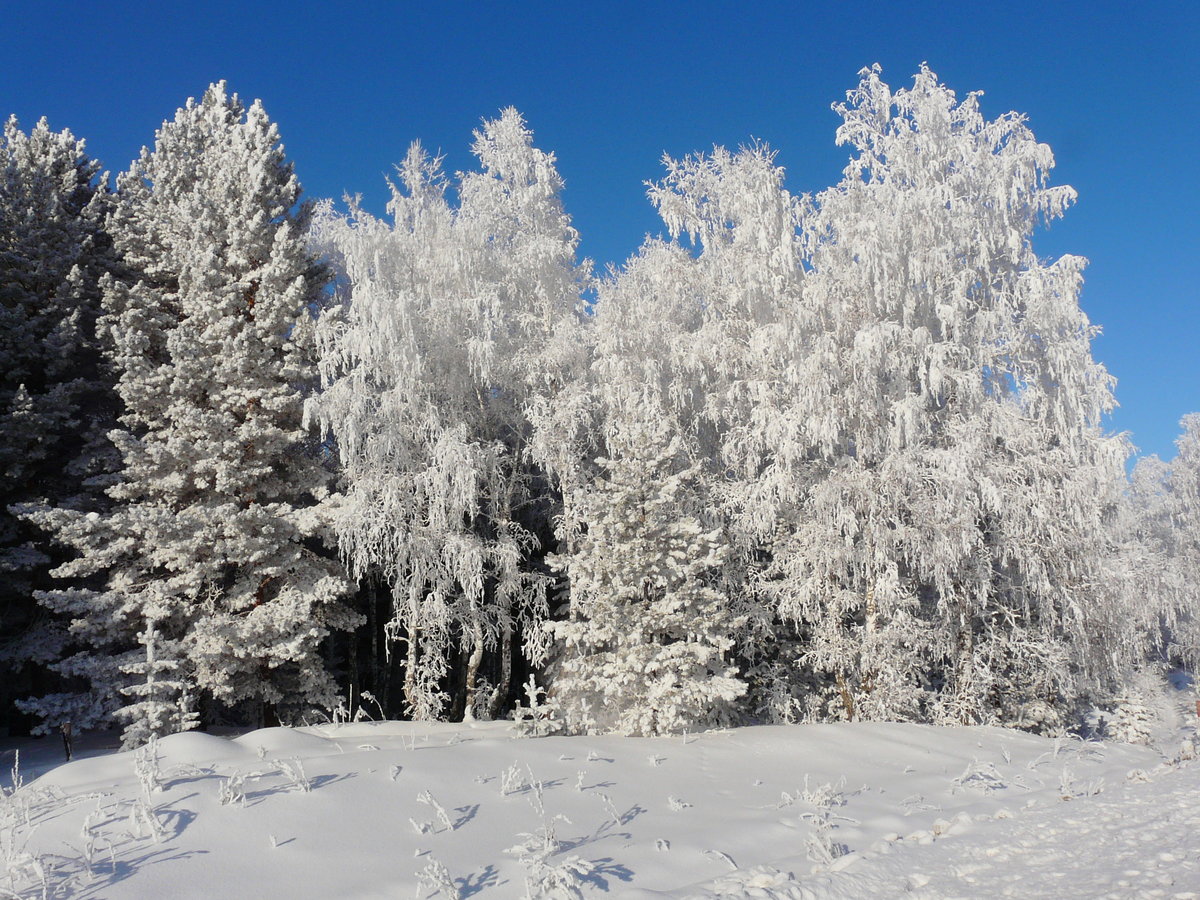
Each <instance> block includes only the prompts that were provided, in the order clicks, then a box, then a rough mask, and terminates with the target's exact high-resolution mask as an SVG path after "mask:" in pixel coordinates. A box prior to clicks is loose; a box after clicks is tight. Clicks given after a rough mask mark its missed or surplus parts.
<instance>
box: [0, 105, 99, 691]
mask: <svg viewBox="0 0 1200 900" xmlns="http://www.w3.org/2000/svg"><path fill="white" fill-rule="evenodd" d="M105 181H106V178H105V176H103V175H101V173H100V165H99V163H97V162H95V161H94V160H91V159H89V158H88V156H87V154H86V153H85V151H84V144H83V142H82V141H79V140H76V139H75V137H74V136H72V135H71V133H70V132H69V131H62V132H53V131H51V130H50V127H49V125H48V124H47V123H46V120H45V119H43V120H41V121H40V122H38V123H37V125H36V126H35V127H34V129H33V130H32V131H31V132H29V133H28V134H26V133H25V132H23V131H21V129H20V127H19V126H18V123H17V121H16V119H15V118H12V119H9V120H8V122H7V123H5V125H4V130H3V136H2V138H0V576H2V578H0V580H2V583H3V590H2V591H0V666H9V667H11V670H10V672H9V673H8V674H6V675H5V676H4V678H3V679H0V681H3V683H4V688H2V689H0V708H3V709H5V710H7V708H8V705H9V702H10V701H11V700H12V699H13V697H12V696H11V695H10V694H9V691H10V690H13V691H15V690H25V691H28V690H29V689H30V688H32V687H34V686H35V682H34V680H33V676H36V674H37V672H38V670H39V668H40V667H41V666H44V665H46V664H48V663H51V662H54V661H56V660H57V659H58V658H59V657H60V656H61V655H62V653H63V651H64V649H65V648H66V646H67V645H68V642H69V636H68V635H67V633H66V631H65V629H64V628H63V627H62V626H61V623H59V622H58V621H56V620H52V619H50V618H48V616H47V615H46V610H45V609H42V608H41V607H39V606H38V604H37V603H36V601H35V599H34V593H35V591H36V590H38V589H43V588H46V587H48V586H49V578H48V572H49V569H50V568H52V566H53V563H54V561H55V560H56V559H57V558H58V557H59V554H58V552H57V551H56V550H55V548H53V547H52V545H51V541H50V539H49V538H48V536H47V535H45V534H43V533H42V532H41V531H39V530H38V529H37V528H35V527H33V526H31V525H30V524H29V523H27V522H24V521H23V520H22V519H21V518H20V511H21V509H22V508H23V507H22V505H23V504H29V503H38V502H42V503H50V504H54V505H62V506H70V507H73V508H81V509H91V508H95V506H96V505H97V502H98V500H99V497H98V496H97V495H98V494H99V491H100V484H101V480H102V478H101V476H102V474H103V471H104V468H105V453H104V444H105V442H104V440H103V432H104V431H105V430H106V425H111V418H110V416H111V415H112V412H113V402H112V398H111V390H110V387H109V385H108V383H107V379H106V377H105V373H104V372H103V370H102V366H101V364H100V356H99V353H98V351H97V345H96V341H95V323H96V317H97V314H98V312H99V308H100V289H99V279H100V277H101V276H102V275H103V274H104V272H106V271H107V270H108V269H109V268H110V267H111V264H112V260H111V252H110V242H109V241H108V238H107V235H106V234H105V232H104V217H105V214H106V210H107V208H108V203H109V194H108V191H107V188H106V187H105V184H104V182H105ZM59 561H61V560H59ZM22 666H28V668H27V669H26V671H25V673H24V674H23V675H22V674H21V673H20V672H19V670H20V668H21V667H22ZM39 680H40V679H39Z"/></svg>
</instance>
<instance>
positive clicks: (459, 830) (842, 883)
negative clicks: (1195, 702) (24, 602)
mask: <svg viewBox="0 0 1200 900" xmlns="http://www.w3.org/2000/svg"><path fill="white" fill-rule="evenodd" d="M1193 733H1194V729H1192V730H1191V731H1188V730H1184V731H1181V732H1179V733H1178V734H1176V735H1174V736H1173V738H1172V740H1175V741H1176V743H1175V744H1174V745H1173V746H1174V747H1175V748H1176V750H1177V748H1178V746H1179V745H1178V741H1177V739H1179V738H1185V739H1186V740H1187V741H1188V744H1187V746H1188V747H1191V746H1192V743H1191V738H1192V734H1193ZM53 749H55V748H54V747H53V746H52V745H51V746H48V747H47V749H46V750H45V751H43V752H45V753H49V752H50V751H52V750H53ZM26 755H27V757H28V755H29V754H28V753H27V754H26ZM154 757H156V759H155V758H154ZM139 770H140V774H139ZM156 784H157V785H158V787H156ZM1198 825H1200V766H1197V765H1196V764H1192V763H1189V762H1182V763H1181V762H1174V763H1170V764H1164V763H1163V755H1162V754H1161V753H1159V752H1157V751H1155V750H1152V749H1150V748H1146V747H1135V746H1131V745H1120V744H1098V743H1083V742H1080V741H1076V740H1065V739H1064V740H1059V741H1055V740H1050V739H1046V738H1040V737H1035V736H1032V735H1028V734H1023V733H1019V732H1012V731H1006V730H1001V729H995V728H983V727H972V728H957V729H946V728H934V727H929V726H916V725H900V724H842V725H806V726H790V727H784V726H775V727H757V728H744V729H737V730H733V731H729V732H713V733H705V734H697V735H691V736H686V737H679V738H652V739H651V738H647V739H636V738H619V737H587V738H578V737H577V738H557V737H551V738H538V739H530V738H519V737H517V736H516V735H515V734H514V733H513V731H512V726H511V725H510V724H506V723H480V724H477V725H474V726H470V725H444V724H425V723H394V722H381V723H358V724H348V725H340V726H332V725H329V726H317V727H312V728H303V729H295V730H291V729H280V728H275V729H265V730H262V731H256V732H252V733H250V734H246V735H244V736H241V737H238V738H236V739H232V740H230V739H227V738H223V737H217V736H213V735H206V734H199V733H188V734H180V735H175V736H172V737H169V738H166V739H164V740H162V741H161V742H159V743H158V745H157V747H156V748H155V749H154V752H153V754H151V753H142V754H141V755H140V756H139V755H138V754H134V753H112V754H106V755H98V756H94V757H91V758H85V759H79V760H77V761H75V762H72V763H69V764H67V765H62V766H59V767H57V768H53V769H52V770H50V771H48V772H46V773H45V774H43V775H42V776H41V777H40V778H37V779H36V780H35V781H32V782H30V783H28V784H26V785H25V786H23V787H21V788H20V789H19V790H17V791H16V792H15V793H11V794H10V795H9V796H7V797H6V799H5V800H4V801H3V806H0V897H3V896H5V892H4V889H8V890H10V891H12V892H13V893H15V894H16V895H17V896H19V897H22V898H24V897H41V896H42V895H43V887H44V888H45V891H46V896H58V897H85V898H111V900H118V898H162V897H172V898H202V897H203V898H211V897H224V898H240V897H286V898H331V897H339V898H343V897H344V898H384V897H389V898H391V897H433V896H439V893H438V890H439V887H440V889H441V893H440V896H453V894H452V893H451V891H452V890H453V891H454V892H456V893H457V894H458V895H459V896H461V897H474V896H478V897H480V898H488V897H495V898H504V897H520V896H523V895H524V894H525V892H526V890H527V880H528V879H533V880H534V881H535V882H537V881H540V882H541V883H543V884H545V885H546V888H547V890H546V893H545V896H550V897H571V896H593V895H596V896H599V895H607V896H612V897H643V898H645V897H663V896H667V897H715V896H734V897H737V896H762V897H830V898H851V897H854V898H858V897H868V896H899V895H908V894H909V893H912V894H913V895H915V896H924V897H952V896H1000V895H1002V894H1003V892H1004V891H1005V890H1011V891H1015V892H1016V893H1017V894H1018V895H1020V896H1024V897H1042V896H1044V897H1057V896H1067V895H1070V896H1086V897H1091V896H1105V895H1106V892H1113V893H1112V895H1113V896H1121V897H1129V896H1155V894H1153V893H1147V892H1148V891H1155V890H1161V891H1165V893H1162V894H1161V896H1165V897H1172V896H1180V897H1182V896H1188V895H1187V893H1186V892H1187V891H1193V892H1195V894H1196V896H1198V897H1200V841H1197V840H1195V838H1194V834H1195V833H1196V832H1197V826H1198ZM89 857H90V864H89ZM5 864H7V877H8V878H9V879H10V881H8V882H6V881H5V880H4V877H5ZM1134 872H1136V873H1137V874H1133V873H1134ZM439 879H440V882H439ZM1121 881H1124V882H1127V884H1124V885H1123V884H1120V882H1121ZM535 895H536V891H535Z"/></svg>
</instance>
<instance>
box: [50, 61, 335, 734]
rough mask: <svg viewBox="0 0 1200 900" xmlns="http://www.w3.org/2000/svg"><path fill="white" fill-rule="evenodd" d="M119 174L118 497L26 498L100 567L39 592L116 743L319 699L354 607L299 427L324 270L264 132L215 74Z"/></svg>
mask: <svg viewBox="0 0 1200 900" xmlns="http://www.w3.org/2000/svg"><path fill="white" fill-rule="evenodd" d="M118 191H119V196H118V202H117V204H116V207H115V209H114V211H113V213H112V216H111V218H110V223H109V228H110V231H111V233H112V235H113V239H114V241H115V245H116V249H117V250H118V251H119V252H120V254H121V256H122V259H123V264H124V266H125V269H126V271H125V273H124V276H123V277H120V278H112V279H109V280H108V281H107V282H106V283H105V289H104V316H103V318H102V320H101V328H102V331H103V333H104V336H105V337H106V339H107V341H108V352H109V354H110V357H111V360H112V363H113V365H114V367H115V368H116V370H117V372H118V373H119V380H118V385H117V390H118V393H119V395H120V398H121V401H122V403H123V413H122V415H121V419H120V423H121V426H122V427H120V428H118V429H116V430H114V431H113V432H112V433H111V435H110V437H111V438H112V440H113V442H114V443H115V445H116V447H117V449H118V450H119V451H120V454H121V459H122V465H121V470H120V478H119V481H118V483H117V484H115V485H114V486H113V487H112V488H110V490H109V494H110V496H111V497H112V499H113V501H114V508H113V509H112V511H111V512H110V513H109V514H107V515H105V516H97V515H80V514H78V513H75V512H71V511H67V510H61V509H60V510H54V511H44V512H42V513H40V514H38V516H37V518H38V521H39V522H40V523H42V524H43V525H45V526H47V527H50V528H52V529H53V530H54V531H55V532H56V535H57V537H58V539H59V540H60V541H63V542H64V543H66V544H68V545H70V546H72V547H74V548H76V549H77V550H79V551H80V552H81V556H80V557H79V558H78V559H76V560H73V561H72V562H69V563H67V564H66V565H64V566H62V567H61V568H60V569H59V571H58V574H60V575H62V576H64V577H73V578H80V577H88V576H92V577H100V578H101V579H102V584H101V585H100V586H98V587H94V588H77V589H69V590H62V591H58V592H54V593H52V594H50V595H47V597H46V598H45V602H46V603H47V605H49V606H51V607H52V608H54V609H57V610H59V611H61V612H63V613H65V614H67V615H69V616H71V617H72V619H73V622H72V629H73V631H74V632H75V633H76V634H78V635H79V636H80V637H81V638H83V639H85V640H87V641H88V642H89V643H90V644H91V650H90V652H87V653H84V654H82V655H81V656H79V657H77V658H75V659H71V660H67V661H66V663H64V668H66V669H69V670H70V671H71V672H72V673H73V674H81V675H87V676H88V677H89V678H90V679H91V681H92V683H93V686H94V692H95V693H96V695H97V697H98V699H99V700H101V704H100V705H101V706H102V707H106V708H107V707H109V706H110V705H117V706H120V707H121V708H120V709H119V710H118V711H117V712H118V716H119V717H120V718H122V719H123V720H124V721H126V722H127V723H128V725H127V728H126V732H125V738H126V741H127V743H136V742H138V741H141V740H144V739H146V738H148V737H149V736H150V735H155V734H157V735H161V734H163V733H167V732H171V731H177V730H180V729H183V728H186V727H188V726H189V725H190V724H192V723H193V722H194V721H195V704H196V702H197V701H198V700H201V699H203V700H207V701H210V702H216V703H219V704H222V705H224V706H226V707H232V706H236V705H238V704H247V703H248V704H251V705H252V706H253V707H256V708H257V709H258V710H259V712H258V714H257V716H258V717H259V719H260V721H267V722H270V721H273V720H274V718H275V716H277V715H278V716H282V717H283V718H285V719H286V718H294V717H295V716H297V715H299V714H300V713H301V712H303V711H305V710H306V709H309V708H311V707H312V706H314V705H315V706H328V705H331V704H332V702H333V700H334V695H335V689H334V684H333V680H332V678H331V677H330V675H329V673H328V672H327V671H326V668H325V666H324V664H323V662H322V659H321V655H320V646H321V642H322V640H323V638H324V637H325V636H326V635H327V634H329V632H330V631H331V630H333V629H346V628H350V627H352V626H353V624H354V622H355V618H354V616H353V615H352V614H351V613H349V611H348V610H347V609H346V607H345V606H344V605H343V603H342V601H341V597H342V596H343V595H344V594H345V593H346V591H347V589H348V585H347V582H346V580H345V578H344V577H343V575H342V573H341V571H340V567H339V566H338V565H337V564H336V563H335V562H333V561H331V560H329V559H328V558H327V557H326V556H325V555H324V554H322V553H321V552H320V548H319V545H318V544H316V543H315V538H316V536H317V535H318V533H319V531H320V529H321V527H322V515H321V513H320V501H321V498H322V497H323V496H325V493H326V484H327V481H328V477H327V474H326V472H325V470H324V468H323V467H322V464H321V460H320V455H319V447H317V446H316V445H315V443H314V441H313V439H312V438H311V437H310V435H309V434H308V433H307V432H306V430H305V428H304V426H303V402H304V395H305V392H306V391H307V390H308V389H309V388H310V387H311V386H312V382H313V380H314V377H315V371H314V368H313V365H312V360H311V353H310V349H309V343H308V342H309V339H310V336H311V330H312V329H311V320H312V317H313V315H314V313H315V311H317V310H318V309H319V308H320V306H321V305H322V289H323V287H324V285H325V283H326V277H327V276H326V273H325V271H324V270H323V269H322V267H321V266H320V265H318V264H317V262H316V261H315V260H314V258H313V256H312V255H311V253H310V252H309V251H308V250H307V248H306V245H305V234H304V231H305V224H306V216H307V211H306V209H305V207H303V206H300V205H298V204H299V197H300V187H299V184H298V182H297V180H296V177H295V175H294V174H293V172H292V167H291V166H290V164H288V163H287V162H286V160H285V158H284V154H283V148H282V146H281V145H280V143H279V135H278V131H277V129H276V127H275V125H273V124H272V123H271V121H270V120H269V119H268V118H267V115H266V113H265V111H264V110H263V108H262V106H261V104H260V103H258V102H255V103H253V104H252V105H250V106H249V107H248V108H247V107H244V106H243V105H242V103H241V102H240V101H239V99H238V98H237V96H236V95H230V94H227V93H226V89H225V85H224V83H219V84H214V85H213V86H211V87H210V88H209V89H208V91H207V92H206V93H205V95H204V97H203V98H202V99H201V100H200V101H199V102H196V101H194V100H189V101H188V103H187V105H186V106H185V107H184V108H183V109H180V110H179V111H178V112H177V113H176V116H175V118H174V120H173V121H169V122H166V123H164V124H163V126H162V128H161V129H160V130H159V132H158V136H157V142H156V144H155V147H154V149H153V150H150V149H144V150H143V152H142V154H141V157H140V159H139V160H138V161H136V162H135V163H134V165H133V167H132V168H131V169H130V170H129V171H128V172H126V173H125V174H123V175H122V176H121V177H120V178H119V179H118ZM164 673H170V675H169V677H163V676H164ZM118 698H119V699H118Z"/></svg>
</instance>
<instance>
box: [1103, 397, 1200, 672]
mask: <svg viewBox="0 0 1200 900" xmlns="http://www.w3.org/2000/svg"><path fill="white" fill-rule="evenodd" d="M1180 425H1181V426H1182V427H1183V432H1182V434H1180V436H1179V438H1178V439H1177V440H1176V441H1175V446H1176V449H1177V452H1176V455H1175V458H1174V459H1173V460H1172V461H1171V462H1170V463H1164V462H1163V461H1162V460H1160V459H1159V458H1158V457H1157V456H1150V457H1145V458H1143V459H1141V460H1139V461H1138V464H1137V465H1136V466H1135V467H1134V470H1133V473H1132V475H1131V476H1130V484H1129V489H1128V491H1127V494H1126V498H1125V503H1124V504H1123V509H1122V512H1123V513H1124V515H1123V516H1122V517H1121V519H1120V520H1119V522H1118V529H1119V534H1118V535H1117V541H1118V544H1119V546H1118V548H1117V549H1118V551H1119V552H1118V554H1115V557H1116V563H1115V566H1114V568H1115V569H1116V570H1117V571H1115V572H1114V577H1115V578H1117V579H1120V581H1119V583H1120V584H1122V586H1123V588H1124V594H1123V604H1122V606H1123V611H1124V613H1125V615H1126V616H1127V617H1128V618H1129V619H1130V620H1131V621H1132V623H1133V624H1134V625H1135V627H1136V628H1137V629H1138V632H1139V633H1140V636H1141V637H1142V641H1143V642H1142V645H1141V646H1140V647H1139V650H1140V654H1139V657H1138V659H1137V661H1138V662H1145V661H1147V660H1155V661H1157V662H1159V663H1162V662H1167V661H1171V662H1175V663H1179V662H1184V663H1186V664H1188V665H1195V664H1196V661H1197V660H1200V614H1197V609H1198V608H1200V604H1198V602H1197V597H1200V589H1198V588H1197V585H1198V584H1200V415H1197V414H1195V413H1192V414H1189V415H1186V416H1184V417H1183V419H1182V421H1181V422H1180Z"/></svg>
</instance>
